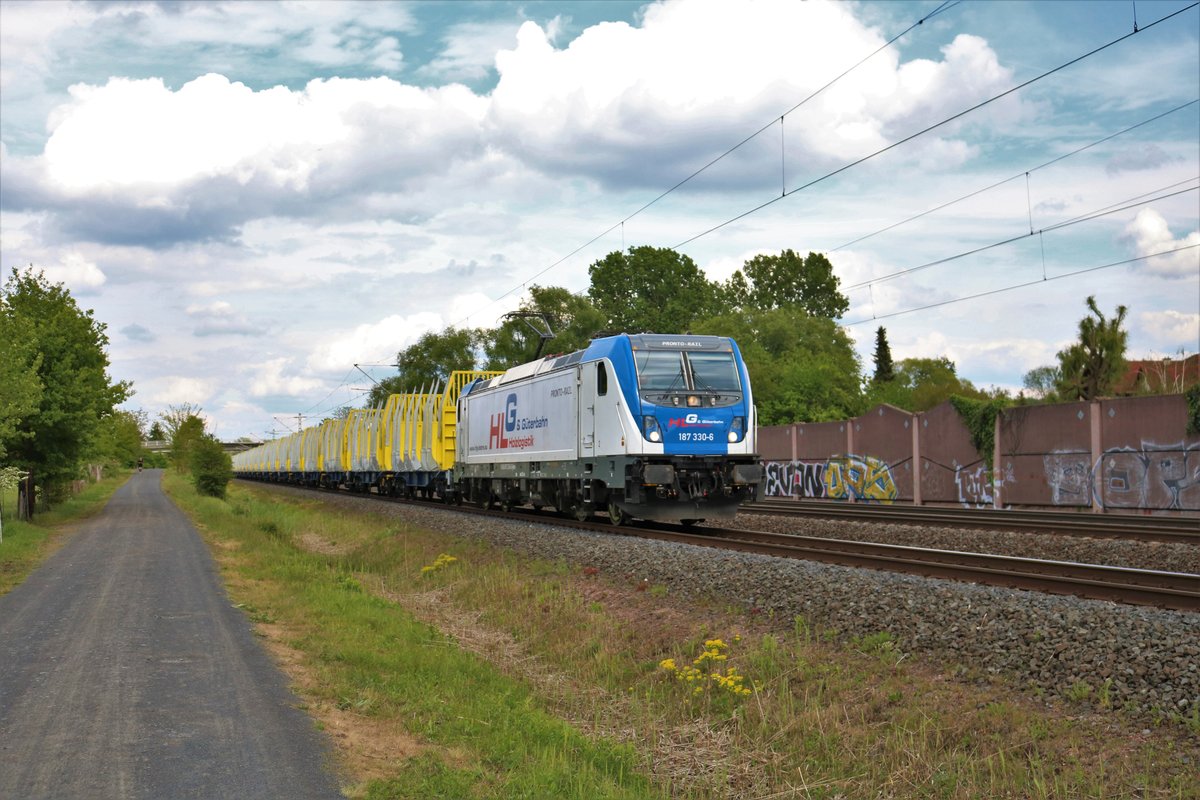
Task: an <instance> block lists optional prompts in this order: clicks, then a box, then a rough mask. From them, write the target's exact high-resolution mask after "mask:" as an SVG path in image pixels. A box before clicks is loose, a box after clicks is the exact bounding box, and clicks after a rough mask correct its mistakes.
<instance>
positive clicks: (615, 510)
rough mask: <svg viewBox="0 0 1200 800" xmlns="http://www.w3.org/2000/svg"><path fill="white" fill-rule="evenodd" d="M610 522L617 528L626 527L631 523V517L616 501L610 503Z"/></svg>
mask: <svg viewBox="0 0 1200 800" xmlns="http://www.w3.org/2000/svg"><path fill="white" fill-rule="evenodd" d="M608 521H609V522H611V523H612V524H613V525H616V526H621V525H624V524H625V523H626V522H628V521H629V515H628V514H626V513H625V511H624V510H623V509H622V508H621V507H620V506H619V505H617V503H616V501H615V500H609V501H608Z"/></svg>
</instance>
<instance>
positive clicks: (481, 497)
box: [475, 488, 492, 511]
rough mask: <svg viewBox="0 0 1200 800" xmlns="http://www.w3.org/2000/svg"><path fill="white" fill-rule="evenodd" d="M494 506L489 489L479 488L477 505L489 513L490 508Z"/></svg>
mask: <svg viewBox="0 0 1200 800" xmlns="http://www.w3.org/2000/svg"><path fill="white" fill-rule="evenodd" d="M491 504H492V493H491V492H490V491H488V490H487V489H483V488H477V489H476V490H475V505H476V506H478V507H479V508H481V509H483V510H484V511H487V509H488V506H490V505H491Z"/></svg>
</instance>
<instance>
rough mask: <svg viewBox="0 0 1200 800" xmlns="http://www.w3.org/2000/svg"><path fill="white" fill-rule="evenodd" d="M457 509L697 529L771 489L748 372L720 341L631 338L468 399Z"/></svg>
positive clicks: (459, 443)
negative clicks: (539, 511) (764, 483)
mask: <svg viewBox="0 0 1200 800" xmlns="http://www.w3.org/2000/svg"><path fill="white" fill-rule="evenodd" d="M457 424H458V432H457V437H456V455H455V466H454V470H455V474H454V476H453V478H452V479H451V480H452V482H453V484H454V485H456V486H457V487H458V492H459V496H460V498H461V499H465V500H467V501H469V502H473V503H475V504H478V505H480V506H488V505H490V504H492V503H498V504H499V505H500V506H501V507H502V508H509V507H512V506H518V505H526V504H530V505H533V506H534V507H535V508H540V507H542V506H553V507H554V508H557V509H559V510H560V511H564V512H568V513H572V514H574V515H575V516H576V517H578V518H580V519H584V518H587V517H588V516H590V515H591V513H592V512H593V511H594V510H604V511H606V512H607V513H608V515H609V518H610V519H611V520H612V522H613V523H614V524H621V523H622V522H623V521H625V520H627V519H629V518H630V517H640V518H645V519H655V520H678V521H683V522H685V523H689V522H694V521H699V520H702V519H706V518H712V517H729V516H732V515H733V514H734V513H735V511H736V510H737V507H738V505H739V504H741V503H742V502H744V501H747V500H751V499H753V498H754V497H755V494H756V492H757V487H758V484H759V482H760V481H761V479H762V466H761V464H760V463H759V459H758V454H757V449H756V443H755V433H756V424H755V411H754V402H753V397H752V395H751V391H750V379H749V377H748V375H747V373H746V366H745V362H744V361H743V360H742V357H741V353H740V352H739V350H738V348H737V345H736V344H735V343H734V342H733V340H732V339H728V338H725V337H720V336H692V335H681V336H667V335H658V334H638V335H628V334H621V335H618V336H610V337H605V338H601V339H595V340H593V341H592V342H591V344H590V345H589V346H588V347H587V348H585V349H583V350H580V351H577V352H574V353H570V354H568V355H562V356H551V357H547V358H543V359H540V360H538V361H534V362H531V363H529V364H523V365H521V366H519V367H514V368H512V369H510V370H508V371H506V372H504V373H503V374H501V375H499V376H495V377H490V378H487V379H479V380H476V381H474V382H472V383H470V384H468V385H467V386H465V387H464V388H463V390H462V392H461V394H460V396H459V398H458V420H457Z"/></svg>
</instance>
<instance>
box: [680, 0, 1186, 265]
mask: <svg viewBox="0 0 1200 800" xmlns="http://www.w3.org/2000/svg"><path fill="white" fill-rule="evenodd" d="M1198 5H1200V2H1198V3H1192V4H1191V5H1188V6H1185V7H1184V8H1180V9H1178V10H1176V11H1173V12H1172V13H1170V14H1167V15H1166V16H1165V17H1161V18H1159V19H1156V20H1155V21H1154V22H1151V23H1150V24H1149V25H1146V26H1145V27H1144V28H1141V29H1140V30H1135V31H1133V32H1132V33H1127V34H1125V35H1123V36H1118V37H1117V38H1116V39H1113V40H1112V41H1110V42H1107V43H1106V44H1102V45H1100V46H1099V47H1097V48H1095V49H1093V50H1089V51H1088V52H1086V53H1084V54H1083V55H1081V56H1076V57H1075V58H1073V59H1071V60H1070V61H1067V62H1064V63H1062V64H1059V65H1058V66H1057V67H1054V68H1053V69H1050V70H1047V71H1046V72H1043V73H1042V74H1040V75H1037V76H1035V77H1032V78H1030V79H1028V80H1026V81H1023V82H1022V83H1018V84H1017V85H1016V86H1013V87H1011V88H1009V89H1006V90H1005V91H1003V92H1001V93H1000V94H997V95H994V96H992V97H989V98H988V99H987V100H984V101H982V102H979V103H976V104H975V105H973V106H971V107H970V108H966V109H964V110H962V111H959V112H958V113H957V114H953V115H951V116H949V117H946V118H945V119H943V120H942V121H941V122H935V123H934V124H933V125H930V126H928V127H927V128H922V129H921V130H919V131H917V132H916V133H913V134H910V135H908V136H905V137H904V138H903V139H899V140H897V141H895V142H892V143H891V144H889V145H887V146H886V147H881V148H880V149H878V150H876V151H875V152H873V153H869V154H867V155H865V156H863V157H862V158H858V159H855V160H854V161H851V162H850V163H848V164H844V165H842V166H841V167H838V168H837V169H835V170H833V171H832V172H827V173H825V174H824V175H822V176H820V177H819V178H813V179H812V180H811V181H809V182H808V183H805V184H803V185H801V186H797V187H796V188H795V189H792V190H791V191H790V192H786V193H785V194H783V195H782V196H781V197H773V198H771V199H770V200H767V201H766V202H763V203H760V204H758V205H757V206H754V207H753V208H751V209H749V210H747V211H743V212H742V213H741V214H738V215H737V216H734V217H731V218H729V219H727V220H725V221H724V222H721V223H719V224H717V225H714V226H712V227H711V228H708V229H707V230H704V231H701V232H700V233H697V234H696V235H695V236H691V237H689V238H687V239H684V240H683V241H682V242H679V243H678V244H676V245H675V246H674V248H673V249H676V250H677V249H679V248H680V247H683V246H684V245H687V244H691V243H692V242H694V241H696V240H697V239H702V238H704V237H705V236H708V235H709V234H710V233H714V232H716V231H719V230H721V229H722V228H724V227H726V226H728V225H732V224H733V223H735V222H737V221H739V220H742V219H745V218H746V217H748V216H750V215H751V214H756V213H758V212H759V211H762V210H763V209H764V208H767V207H769V206H773V205H775V204H776V203H778V202H779V201H780V200H784V199H786V198H788V197H791V196H792V195H794V194H797V193H799V192H802V191H804V190H805V189H809V188H812V187H813V186H816V185H817V184H819V183H822V182H823V181H827V180H829V179H830V178H832V177H834V176H835V175H840V174H841V173H843V172H845V171H846V170H848V169H852V168H854V167H857V166H858V165H859V164H863V163H865V162H867V161H870V160H871V159H873V158H877V157H878V156H881V155H883V154H884V153H886V152H888V151H890V150H894V149H895V148H897V147H899V146H900V145H902V144H907V143H908V142H911V141H912V140H913V139H916V138H918V137H921V136H924V135H925V134H927V133H929V132H931V131H935V130H937V129H938V128H940V127H942V126H943V125H948V124H950V123H951V122H954V121H955V120H957V119H961V118H962V117H965V116H966V115H967V114H971V113H974V112H975V111H978V110H979V109H981V108H984V107H985V106H988V105H991V104H992V103H994V102H996V101H997V100H1001V99H1003V98H1005V97H1008V96H1009V95H1010V94H1013V93H1014V92H1018V91H1020V90H1021V89H1024V88H1025V87H1027V86H1030V85H1032V84H1034V83H1037V82H1038V81H1040V80H1044V79H1045V78H1048V77H1050V76H1051V75H1053V74H1055V73H1057V72H1061V71H1062V70H1064V69H1066V68H1067V67H1070V66H1072V65H1074V64H1078V63H1079V62H1080V61H1083V60H1085V59H1087V58H1091V57H1092V56H1094V55H1096V54H1097V53H1100V52H1103V51H1104V50H1107V49H1108V48H1110V47H1113V46H1115V45H1117V44H1120V43H1121V42H1123V41H1125V40H1126V39H1128V38H1130V37H1132V36H1137V35H1139V34H1141V33H1145V32H1146V31H1148V30H1150V29H1151V28H1153V27H1154V26H1156V25H1160V24H1162V23H1163V22H1166V21H1167V20H1169V19H1171V18H1173V17H1176V16H1178V15H1179V14H1182V13H1184V12H1185V11H1189V10H1191V9H1193V8H1195V7H1196V6H1198Z"/></svg>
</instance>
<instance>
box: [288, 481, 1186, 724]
mask: <svg viewBox="0 0 1200 800" xmlns="http://www.w3.org/2000/svg"><path fill="white" fill-rule="evenodd" d="M272 488H278V489H280V490H282V491H289V492H290V491H300V490H293V489H286V488H283V487H272ZM306 494H307V493H306ZM321 497H322V498H323V499H324V500H326V501H327V502H328V503H329V504H331V505H338V506H342V507H347V508H354V509H356V510H367V511H372V512H375V513H378V514H382V515H386V516H390V517H396V518H399V519H402V520H404V521H405V522H408V523H409V524H412V525H414V526H417V527H420V528H424V529H427V530H432V531H437V532H442V533H446V534H450V535H455V536H471V537H480V538H483V539H486V540H488V541H490V542H492V543H494V544H497V545H501V546H504V547H509V548H512V549H513V550H515V551H518V552H521V553H526V554H529V555H532V556H536V557H539V558H547V559H563V560H565V561H567V562H568V563H570V564H573V565H577V566H579V567H581V568H583V567H592V568H595V569H597V570H599V571H600V573H601V574H605V575H608V576H610V577H615V578H617V579H630V580H634V581H639V582H649V583H650V584H658V585H663V586H665V587H667V589H668V590H669V591H670V592H671V593H672V594H677V595H682V596H686V597H696V598H713V599H719V600H723V601H726V602H731V603H735V604H738V605H740V606H742V607H744V608H746V609H748V610H757V612H759V613H761V614H763V615H765V616H768V617H773V618H775V619H776V620H779V621H780V622H781V623H783V624H786V625H790V624H791V623H792V621H793V620H794V619H795V618H796V617H802V618H803V621H804V624H805V625H806V626H808V628H809V629H811V630H815V631H823V632H830V633H832V634H833V635H835V636H836V637H837V638H840V639H843V640H850V639H853V638H854V637H861V636H868V635H871V634H877V633H879V632H881V631H887V632H888V633H890V634H891V636H892V637H893V639H894V640H895V642H896V646H897V647H898V648H899V650H901V651H902V652H905V653H913V654H919V655H922V656H924V657H926V658H928V659H929V660H933V661H941V662H943V663H944V664H945V665H946V666H948V667H950V668H951V669H953V670H955V671H962V672H965V673H966V674H968V675H971V674H974V675H977V676H985V675H1002V676H1005V677H1007V678H1009V679H1012V680H1015V681H1016V682H1018V683H1021V684H1024V685H1026V686H1027V687H1029V688H1031V689H1033V690H1034V691H1041V692H1045V693H1048V694H1054V695H1059V696H1063V697H1075V698H1076V699H1078V698H1079V697H1081V696H1089V697H1091V698H1092V699H1093V701H1096V702H1099V701H1101V700H1103V701H1105V702H1107V703H1108V704H1110V705H1111V706H1112V707H1114V708H1121V709H1124V710H1126V711H1127V712H1129V713H1132V714H1135V715H1144V716H1147V717H1157V716H1160V715H1171V714H1179V715H1182V716H1185V717H1190V716H1192V715H1193V714H1194V713H1197V712H1196V711H1195V709H1196V708H1197V703H1200V614H1191V613H1186V612H1177V611H1167V610H1162V609H1153V608H1144V607H1139V606H1127V605H1121V604H1117V603H1110V602H1106V601H1096V600H1085V599H1081V598H1075V597H1067V596H1059V595H1047V594H1041V593H1037V592H1029V591H1022V590H1016V589H1005V588H998V587H989V586H981V585H977V584H969V583H959V582H956V581H946V580H937V579H931V578H923V577H918V576H911V575H902V574H897V573H890V572H880V571H875V570H866V569H857V568H852V567H839V566H833V565H828V564H820V563H815V562H808V561H798V560H790V559H780V558H773V557H770V556H759V555H753V554H746V553H733V552H729V551H720V550H715V549H710V548H705V547H696V546H692V545H684V544H676V543H671V542H660V541H654V540H646V539H637V538H634V537H631V536H623V535H620V534H617V533H613V534H607V533H593V532H588V531H578V530H572V529H569V528H559V527H556V526H553V525H543V524H534V523H527V522H523V521H515V520H505V519H499V518H489V519H483V518H480V517H477V516H468V515H463V514H458V513H453V512H450V511H447V510H444V509H441V508H421V507H420V506H416V505H408V504H396V503H386V502H381V501H379V500H377V499H373V498H364V497H355V496H352V495H336V494H323V495H321ZM754 520H783V522H767V523H766V524H768V525H771V526H773V527H771V529H772V530H796V532H804V533H808V534H809V535H816V534H813V533H812V530H814V529H817V528H819V529H820V530H822V531H824V532H825V534H824V535H827V536H833V537H836V538H845V539H853V538H860V539H868V540H871V541H885V542H894V543H899V544H918V545H922V546H930V547H947V546H948V545H947V542H948V541H949V538H948V537H958V538H957V540H956V541H958V542H964V541H965V542H968V544H967V545H966V546H960V547H956V548H954V549H969V550H977V551H979V552H988V551H990V552H1005V551H1004V550H1002V549H1000V548H999V547H997V546H995V542H997V541H1004V539H1005V537H1019V542H1020V546H1021V548H1022V550H1021V552H1017V553H1011V554H1014V555H1027V556H1030V557H1039V558H1061V559H1063V560H1071V561H1093V562H1096V561H1097V559H1099V563H1103V559H1104V558H1107V557H1109V556H1106V555H1105V554H1106V553H1120V554H1122V555H1123V556H1124V557H1126V558H1128V559H1129V560H1130V561H1136V562H1137V563H1128V562H1127V563H1125V564H1124V565H1127V566H1142V567H1143V568H1150V569H1172V570H1175V571H1189V570H1188V569H1186V566H1187V565H1188V564H1192V563H1194V559H1195V553H1189V552H1182V553H1180V552H1174V551H1175V550H1176V549H1177V548H1180V547H1183V548H1187V547H1188V546H1186V545H1157V546H1155V547H1152V548H1149V549H1146V550H1145V552H1144V553H1143V552H1141V551H1140V548H1139V547H1137V546H1136V544H1137V543H1129V542H1120V541H1108V540H1093V539H1089V540H1086V541H1085V542H1083V543H1082V544H1081V543H1080V540H1079V539H1077V538H1071V539H1070V540H1069V541H1063V540H1062V539H1060V538H1059V537H1052V536H1036V537H1030V535H1028V534H1011V533H1008V534H999V533H996V532H986V531H953V532H949V531H947V530H946V529H945V528H931V529H924V528H919V526H908V525H906V526H880V525H870V524H867V523H845V522H835V523H828V522H825V523H822V522H819V521H814V520H799V521H798V520H792V519H787V518H780V517H766V516H761V515H749V514H744V515H739V517H738V520H737V523H736V525H737V526H741V525H742V523H749V522H752V521H754ZM785 525H795V526H797V528H791V527H784V526H785ZM814 526H816V528H814ZM744 527H751V525H749V524H746V525H745V526H744ZM798 528H805V529H807V530H803V531H800V530H798ZM849 528H853V529H857V530H850V529H849ZM900 528H903V529H904V530H903V531H900V532H897V531H895V530H892V529H900ZM918 528H919V529H918ZM872 529H873V530H872ZM914 529H918V530H914ZM968 537H969V538H968ZM1035 540H1054V541H1053V542H1052V543H1048V544H1047V547H1048V549H1049V550H1050V551H1049V552H1047V551H1040V552H1039V551H1038V549H1037V545H1036V544H1034V543H1033V542H1034V541H1035ZM1130 544H1134V545H1135V546H1134V547H1129V546H1128V545H1130ZM1051 545H1052V546H1051ZM1061 548H1072V549H1070V550H1068V551H1067V552H1066V553H1063V552H1062V550H1061ZM1167 549H1169V550H1170V551H1171V552H1170V554H1169V555H1167V556H1166V558H1167V559H1168V562H1167V563H1169V564H1174V565H1175V566H1165V565H1163V564H1161V563H1158V564H1156V563H1155V559H1156V558H1158V556H1154V557H1148V556H1147V555H1146V553H1149V552H1151V551H1160V552H1165V551H1166V550H1167ZM1192 549H1193V550H1194V548H1192ZM1130 554H1134V555H1130ZM1193 569H1194V568H1193ZM1085 685H1086V686H1085Z"/></svg>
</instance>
